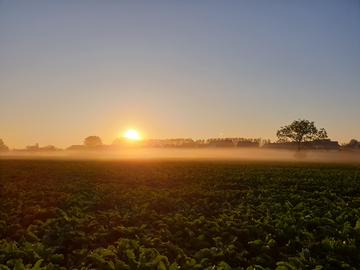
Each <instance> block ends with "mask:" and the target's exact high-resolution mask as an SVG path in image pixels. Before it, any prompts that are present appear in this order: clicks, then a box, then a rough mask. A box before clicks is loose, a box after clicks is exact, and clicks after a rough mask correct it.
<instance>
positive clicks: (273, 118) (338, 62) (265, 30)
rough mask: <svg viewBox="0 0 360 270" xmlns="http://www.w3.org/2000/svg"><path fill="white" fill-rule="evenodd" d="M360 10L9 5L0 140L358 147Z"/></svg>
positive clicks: (6, 0)
mask: <svg viewBox="0 0 360 270" xmlns="http://www.w3.org/2000/svg"><path fill="white" fill-rule="evenodd" d="M359 101H360V1H359V0H353V1H352V0H347V1H343V0H338V1H332V0H323V1H321V0H315V1H314V0H308V1H307V0H305V1H288V0H283V1H280V0H273V1H267V0H248V1H246V0H242V1H235V0H234V1H231V0H227V1H205V0H200V1H190V0H183V1H91V0H86V1H81V0H79V1H36V0H35V1H16V0H15V1H14V0H0V123H1V124H0V138H2V139H3V140H4V142H5V143H6V144H7V145H8V146H10V147H12V148H13V147H15V148H21V147H24V146H26V145H30V144H34V143H39V144H40V145H48V144H53V145H56V146H59V147H66V146H69V145H72V144H81V143H82V141H83V139H84V138H85V137H86V136H88V135H98V136H100V137H101V138H102V139H103V141H104V143H111V142H112V141H113V140H114V139H115V138H116V137H118V136H119V135H121V134H122V132H124V131H125V130H126V129H128V128H134V129H138V130H139V131H140V132H141V133H142V134H143V136H144V137H145V138H178V137H187V138H188V137H192V138H194V139H197V138H209V137H256V138H259V137H261V138H269V139H273V140H274V139H275V134H276V130H277V129H278V128H279V127H280V126H283V125H285V124H288V123H290V122H291V121H292V120H295V119H299V118H306V119H309V120H313V121H315V123H316V124H317V125H318V126H319V127H324V128H325V129H327V131H328V134H329V136H330V137H331V138H332V139H334V140H339V141H340V142H347V141H349V140H350V139H351V138H357V139H360V124H359V123H360V122H359V115H360V106H359Z"/></svg>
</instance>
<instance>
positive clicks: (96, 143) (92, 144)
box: [84, 136, 102, 147]
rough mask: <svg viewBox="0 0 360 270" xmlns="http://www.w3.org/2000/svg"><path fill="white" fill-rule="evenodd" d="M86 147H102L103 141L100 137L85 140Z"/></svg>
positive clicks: (90, 137)
mask: <svg viewBox="0 0 360 270" xmlns="http://www.w3.org/2000/svg"><path fill="white" fill-rule="evenodd" d="M84 145H85V146H86V147H97V146H101V145H102V141H101V139H100V137H99V136H89V137H86V138H85V140H84Z"/></svg>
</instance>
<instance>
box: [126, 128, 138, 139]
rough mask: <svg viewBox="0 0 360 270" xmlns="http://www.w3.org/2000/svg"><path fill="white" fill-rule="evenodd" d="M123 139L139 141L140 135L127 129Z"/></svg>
mask: <svg viewBox="0 0 360 270" xmlns="http://www.w3.org/2000/svg"><path fill="white" fill-rule="evenodd" d="M124 138H125V139H127V140H131V141H140V140H141V136H140V133H139V132H138V131H137V130H135V129H129V130H127V131H126V132H125V133H124Z"/></svg>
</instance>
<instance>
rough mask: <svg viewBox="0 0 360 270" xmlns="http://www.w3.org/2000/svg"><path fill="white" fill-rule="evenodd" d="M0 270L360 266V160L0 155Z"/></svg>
mask: <svg viewBox="0 0 360 270" xmlns="http://www.w3.org/2000/svg"><path fill="white" fill-rule="evenodd" d="M0 239H1V240H0V269H1V270H3V269H16V270H19V269H144V270H145V269H158V270H164V269H171V270H175V269H214V270H215V269H249V270H250V269H278V270H286V269H317V270H320V269H324V270H325V269H360V166H358V165H357V166H355V165H325V164H322V165H316V164H298V165H296V164H295V163H255V162H253V163H249V162H248V163H246V162H241V163H240V162H235V161H234V162H225V161H223V162H214V161H213V162H211V161H207V162H205V161H162V162H161V161H121V162H120V161H117V162H116V161H106V162H105V161H104V162H100V161H45V160H37V161H36V160H33V161H31V160H0Z"/></svg>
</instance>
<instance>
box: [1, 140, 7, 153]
mask: <svg viewBox="0 0 360 270" xmlns="http://www.w3.org/2000/svg"><path fill="white" fill-rule="evenodd" d="M7 151H9V147H7V146H6V145H5V143H4V141H3V140H2V139H0V152H7Z"/></svg>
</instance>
